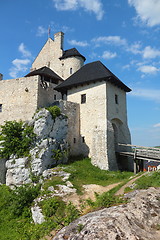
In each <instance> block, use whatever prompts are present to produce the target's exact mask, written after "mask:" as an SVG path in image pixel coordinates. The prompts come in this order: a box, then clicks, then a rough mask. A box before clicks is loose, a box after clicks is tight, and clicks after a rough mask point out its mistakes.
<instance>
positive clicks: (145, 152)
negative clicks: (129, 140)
mask: <svg viewBox="0 0 160 240" xmlns="http://www.w3.org/2000/svg"><path fill="white" fill-rule="evenodd" d="M117 154H118V155H120V156H128V157H131V158H133V161H134V173H137V172H138V171H142V170H143V162H144V161H148V162H156V163H157V162H158V163H159V165H160V148H152V147H141V146H136V145H130V144H122V143H119V144H118V151H117ZM151 168H156V169H157V167H156V166H153V167H151ZM156 169H150V170H152V171H153V170H156ZM148 170H149V169H148Z"/></svg>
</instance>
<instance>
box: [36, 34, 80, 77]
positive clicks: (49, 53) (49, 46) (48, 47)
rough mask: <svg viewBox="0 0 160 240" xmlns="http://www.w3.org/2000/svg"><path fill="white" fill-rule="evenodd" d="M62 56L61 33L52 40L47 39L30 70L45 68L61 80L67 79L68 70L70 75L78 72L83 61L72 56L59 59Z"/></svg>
mask: <svg viewBox="0 0 160 240" xmlns="http://www.w3.org/2000/svg"><path fill="white" fill-rule="evenodd" d="M62 55H63V33H61V32H59V33H56V34H55V35H54V40H53V39H51V38H49V39H48V40H47V42H46V43H45V45H44V46H43V48H42V49H41V51H40V52H39V54H38V56H37V57H36V59H35V60H34V62H33V64H32V70H35V69H38V68H41V67H44V66H47V67H49V68H51V69H52V70H53V71H54V72H56V73H57V74H58V75H59V76H60V77H62V78H63V79H66V78H68V77H69V76H70V75H71V74H70V69H71V68H72V73H74V72H76V71H77V70H79V69H80V68H81V67H82V66H83V64H84V60H83V58H81V57H77V56H73V57H68V58H65V59H61V60H60V59H59V58H60V57H62Z"/></svg>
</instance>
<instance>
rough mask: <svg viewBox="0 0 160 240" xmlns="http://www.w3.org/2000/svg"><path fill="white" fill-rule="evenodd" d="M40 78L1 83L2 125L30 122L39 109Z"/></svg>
mask: <svg viewBox="0 0 160 240" xmlns="http://www.w3.org/2000/svg"><path fill="white" fill-rule="evenodd" d="M37 95H38V76H34V77H28V78H17V79H10V80H2V81H0V104H2V112H0V125H1V124H3V123H4V121H12V120H20V119H21V120H23V121H25V120H29V119H31V118H32V116H33V114H34V112H35V111H36V109H37Z"/></svg>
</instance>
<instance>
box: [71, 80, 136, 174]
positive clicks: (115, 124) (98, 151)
mask: <svg viewBox="0 0 160 240" xmlns="http://www.w3.org/2000/svg"><path fill="white" fill-rule="evenodd" d="M82 94H85V95H86V103H82V104H81V95H82ZM115 95H117V96H118V102H117V103H116V102H115ZM67 100H68V101H71V102H76V103H78V104H79V107H80V123H81V124H80V136H81V139H80V142H81V146H83V145H84V147H82V153H83V154H84V155H89V156H90V157H91V159H92V163H93V164H94V165H96V166H98V167H100V168H101V169H106V170H107V169H110V170H111V169H114V170H115V169H118V163H117V159H116V155H115V151H116V147H117V146H116V145H117V144H118V142H121V143H122V142H123V143H130V142H131V138H130V132H129V129H128V125H127V112H126V93H125V92H124V91H123V90H121V89H119V88H117V87H116V86H114V85H112V84H109V83H107V84H106V82H105V81H102V82H96V83H91V84H88V85H84V86H81V87H79V88H78V89H77V88H72V89H71V90H68V97H67ZM93 106H94V107H93ZM91 109H92V110H91ZM83 140H85V142H84V143H83ZM130 167H131V166H128V168H130ZM131 168H132V167H131Z"/></svg>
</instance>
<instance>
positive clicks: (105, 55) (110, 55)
mask: <svg viewBox="0 0 160 240" xmlns="http://www.w3.org/2000/svg"><path fill="white" fill-rule="evenodd" d="M101 57H102V58H104V59H111V58H115V57H117V53H116V52H114V53H113V52H110V51H104V52H103V55H102V56H101Z"/></svg>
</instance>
